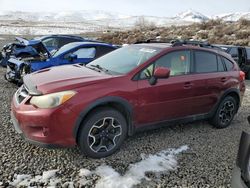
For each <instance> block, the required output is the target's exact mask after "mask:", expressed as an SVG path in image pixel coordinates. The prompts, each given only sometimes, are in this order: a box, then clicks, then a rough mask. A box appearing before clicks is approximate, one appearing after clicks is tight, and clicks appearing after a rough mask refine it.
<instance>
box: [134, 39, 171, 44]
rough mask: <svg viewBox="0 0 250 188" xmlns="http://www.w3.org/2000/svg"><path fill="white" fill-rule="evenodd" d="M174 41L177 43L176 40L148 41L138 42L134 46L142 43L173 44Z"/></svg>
mask: <svg viewBox="0 0 250 188" xmlns="http://www.w3.org/2000/svg"><path fill="white" fill-rule="evenodd" d="M173 41H175V40H174V39H165V40H159V39H147V40H141V41H136V42H135V43H134V44H141V43H172V42H173Z"/></svg>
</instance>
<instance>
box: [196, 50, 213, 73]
mask: <svg viewBox="0 0 250 188" xmlns="http://www.w3.org/2000/svg"><path fill="white" fill-rule="evenodd" d="M194 58H195V72H197V73H208V72H217V71H218V67H217V57H216V55H215V54H213V53H209V52H203V51H196V52H195V53H194Z"/></svg>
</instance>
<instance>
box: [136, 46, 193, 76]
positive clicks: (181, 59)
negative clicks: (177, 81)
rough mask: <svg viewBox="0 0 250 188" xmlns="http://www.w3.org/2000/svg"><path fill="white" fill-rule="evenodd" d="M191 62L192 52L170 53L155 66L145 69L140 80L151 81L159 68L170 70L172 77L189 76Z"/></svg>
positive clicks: (154, 64)
mask: <svg viewBox="0 0 250 188" xmlns="http://www.w3.org/2000/svg"><path fill="white" fill-rule="evenodd" d="M190 62H191V52H190V51H187V50H183V51H175V52H170V53H168V54H166V55H164V56H162V57H160V58H159V59H158V60H156V61H155V62H154V63H153V64H151V65H150V66H148V67H147V68H146V69H144V70H143V71H142V72H141V74H140V79H149V78H151V76H152V75H153V72H154V70H155V69H156V68H157V67H166V68H169V69H170V76H178V75H185V74H189V72H190V67H191V66H190Z"/></svg>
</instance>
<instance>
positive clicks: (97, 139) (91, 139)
mask: <svg viewBox="0 0 250 188" xmlns="http://www.w3.org/2000/svg"><path fill="white" fill-rule="evenodd" d="M121 135H122V127H121V124H120V123H119V122H118V120H116V119H115V118H113V117H105V118H102V119H100V120H98V121H96V123H94V125H93V126H92V128H91V129H90V131H89V133H88V144H89V147H90V149H91V150H92V151H94V152H96V153H98V152H108V151H110V150H112V149H113V148H114V147H115V146H116V145H117V143H118V141H119V139H120V137H121Z"/></svg>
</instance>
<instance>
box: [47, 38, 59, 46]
mask: <svg viewBox="0 0 250 188" xmlns="http://www.w3.org/2000/svg"><path fill="white" fill-rule="evenodd" d="M58 43H59V42H58V39H57V38H48V39H45V40H44V41H43V44H44V45H45V46H46V47H55V48H57V47H58V46H59V44H58Z"/></svg>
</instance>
